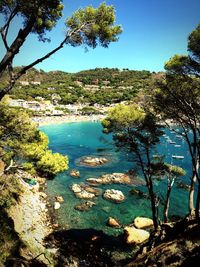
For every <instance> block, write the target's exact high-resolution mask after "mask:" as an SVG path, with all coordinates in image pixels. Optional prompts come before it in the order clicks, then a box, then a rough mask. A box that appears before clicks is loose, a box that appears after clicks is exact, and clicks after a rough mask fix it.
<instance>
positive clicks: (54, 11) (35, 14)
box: [0, 0, 63, 38]
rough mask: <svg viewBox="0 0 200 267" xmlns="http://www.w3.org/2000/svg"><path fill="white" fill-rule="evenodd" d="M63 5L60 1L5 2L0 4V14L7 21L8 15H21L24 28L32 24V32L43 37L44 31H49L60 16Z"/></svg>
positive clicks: (7, 0)
mask: <svg viewBox="0 0 200 267" xmlns="http://www.w3.org/2000/svg"><path fill="white" fill-rule="evenodd" d="M62 10H63V5H62V2H61V1H60V0H51V1H48V0H39V1H35V0H29V1H27V2H26V1H22V0H6V1H1V2H0V12H1V13H3V14H4V16H5V18H6V19H7V18H8V17H9V16H10V14H12V13H14V14H15V13H16V14H18V15H21V17H22V18H23V21H24V26H27V24H30V22H32V21H33V22H34V24H33V27H32V32H34V33H37V34H38V35H39V36H40V38H41V37H43V35H44V33H45V31H46V30H51V29H52V28H53V27H54V26H55V24H56V22H57V20H58V19H59V18H60V17H61V16H62Z"/></svg>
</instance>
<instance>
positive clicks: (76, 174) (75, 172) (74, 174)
mask: <svg viewBox="0 0 200 267" xmlns="http://www.w3.org/2000/svg"><path fill="white" fill-rule="evenodd" d="M70 175H71V176H72V177H80V172H79V171H78V170H71V171H70Z"/></svg>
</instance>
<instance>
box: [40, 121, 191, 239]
mask: <svg viewBox="0 0 200 267" xmlns="http://www.w3.org/2000/svg"><path fill="white" fill-rule="evenodd" d="M40 130H41V131H43V132H44V133H46V134H47V135H48V137H49V148H50V149H51V150H52V151H53V152H59V153H61V154H63V155H67V156H68V157H69V170H68V171H66V172H63V173H60V174H58V175H57V176H56V177H55V178H54V179H53V180H48V181H47V193H48V195H49V196H50V197H51V198H52V199H53V200H54V197H55V196H58V195H59V196H62V197H63V198H64V203H62V204H61V208H60V209H59V210H57V211H55V212H56V213H57V216H58V222H59V224H60V225H61V226H63V227H64V228H67V229H71V228H75V229H86V228H87V229H88V228H92V229H96V230H103V231H104V232H105V233H107V234H114V235H117V234H119V233H120V231H121V230H120V229H113V228H111V227H109V226H107V225H106V222H107V220H108V218H109V217H114V218H116V219H118V220H119V221H120V223H121V224H122V225H126V224H130V223H132V222H133V220H134V218H135V217H136V216H145V217H151V209H150V202H149V201H148V199H146V198H140V197H138V196H136V195H132V194H130V190H131V189H132V188H139V189H140V188H141V189H142V190H143V191H145V190H146V189H145V186H144V185H142V184H141V183H138V181H136V182H135V184H133V185H118V184H112V185H100V186H98V188H99V189H100V195H99V196H98V197H97V198H95V199H93V200H92V201H94V202H95V205H94V206H93V207H92V208H91V209H90V210H89V211H86V212H80V211H77V210H75V209H74V206H75V205H77V204H79V203H82V202H84V201H85V200H81V199H77V198H76V197H75V195H74V193H73V192H72V191H71V189H70V187H71V186H72V184H74V183H83V182H84V183H85V180H86V179H87V178H95V177H99V176H101V175H102V174H108V173H113V172H123V173H124V172H127V171H128V170H130V169H131V168H133V166H135V168H136V170H138V168H137V166H136V165H134V164H133V162H131V157H130V155H129V154H126V153H123V152H122V151H118V150H117V149H116V147H115V146H114V143H113V140H112V135H106V134H104V133H102V126H101V124H100V123H99V122H75V123H63V124H54V125H53V124H52V125H47V126H42V127H40ZM165 134H166V135H165V136H163V137H162V138H161V143H160V144H159V146H158V147H157V150H156V151H155V154H164V155H165V157H166V158H165V159H166V161H167V162H169V163H171V164H176V165H178V166H181V167H182V168H184V169H185V170H186V175H185V176H184V177H183V178H181V179H182V182H184V183H189V177H190V173H189V170H190V166H191V163H190V162H188V154H187V153H188V152H187V146H186V144H185V142H184V140H183V139H182V138H180V136H176V135H175V133H173V132H171V131H169V130H168V129H166V130H165ZM169 140H170V142H169ZM171 141H172V142H171ZM88 155H89V156H94V155H95V156H98V157H100V156H103V157H108V158H109V159H110V162H109V163H107V164H105V165H103V166H99V167H88V166H82V165H80V164H79V159H80V158H81V157H83V156H88ZM172 155H182V156H183V159H175V158H173V157H172ZM71 169H77V170H79V171H80V178H74V177H71V176H70V174H69V172H70V170H71ZM138 175H139V171H138ZM111 188H113V189H118V190H121V191H122V192H123V193H124V195H125V197H126V200H125V201H124V202H122V203H120V204H115V203H112V202H109V201H107V200H105V199H103V198H102V194H103V192H104V191H105V190H106V189H111ZM155 188H156V192H157V193H158V194H159V195H160V196H161V205H160V212H162V197H163V196H164V195H165V192H166V181H165V180H162V181H155ZM187 206H188V192H187V191H186V190H183V189H182V188H179V187H178V186H174V188H173V189H172V195H171V206H170V216H173V215H176V216H184V215H185V214H186V213H187Z"/></svg>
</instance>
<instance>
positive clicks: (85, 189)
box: [71, 184, 97, 199]
mask: <svg viewBox="0 0 200 267" xmlns="http://www.w3.org/2000/svg"><path fill="white" fill-rule="evenodd" d="M71 189H72V191H73V192H74V194H75V196H76V197H77V198H82V199H92V198H94V197H96V196H97V191H96V190H95V188H92V187H89V186H87V185H85V184H73V185H72V186H71Z"/></svg>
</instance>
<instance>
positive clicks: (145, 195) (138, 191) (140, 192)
mask: <svg viewBox="0 0 200 267" xmlns="http://www.w3.org/2000/svg"><path fill="white" fill-rule="evenodd" d="M129 192H130V194H131V195H136V196H139V197H143V198H149V196H148V194H146V193H144V192H142V191H141V190H140V189H136V188H132V189H131V190H130V191H129Z"/></svg>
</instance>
